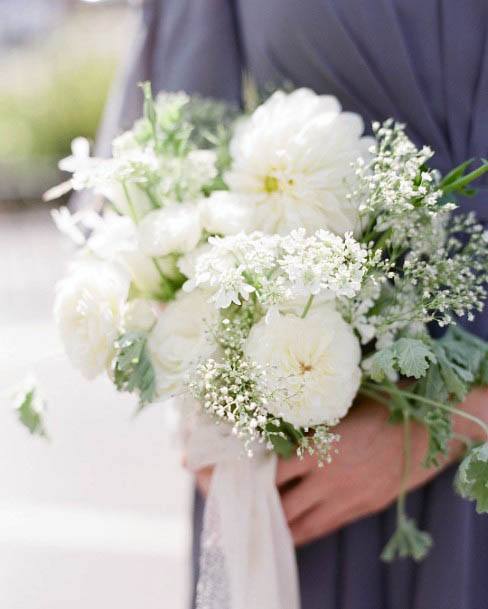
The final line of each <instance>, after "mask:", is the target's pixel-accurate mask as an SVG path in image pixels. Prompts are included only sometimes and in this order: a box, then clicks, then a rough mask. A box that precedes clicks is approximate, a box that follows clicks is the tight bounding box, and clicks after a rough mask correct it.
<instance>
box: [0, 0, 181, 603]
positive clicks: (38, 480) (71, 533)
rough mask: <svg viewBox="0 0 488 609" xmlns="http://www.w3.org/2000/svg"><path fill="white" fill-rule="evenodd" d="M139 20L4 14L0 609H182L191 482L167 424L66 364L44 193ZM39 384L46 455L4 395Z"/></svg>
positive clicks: (87, 124) (128, 14) (69, 2)
mask: <svg viewBox="0 0 488 609" xmlns="http://www.w3.org/2000/svg"><path fill="white" fill-rule="evenodd" d="M136 19H137V6H136V5H135V3H133V4H132V6H131V5H129V4H128V3H127V2H123V1H119V2H117V1H111V0H105V1H103V0H102V1H93V0H92V1H90V2H86V1H85V2H84V1H82V0H0V277H1V278H2V280H1V282H0V607H2V609H66V607H69V608H70V609H82V608H83V609H87V608H88V607H89V608H90V609H106V608H107V607H110V608H112V607H114V608H117V609H134V608H135V607H143V608H144V609H156V608H158V609H163V608H164V609H169V608H171V609H183V607H185V606H186V602H187V588H188V574H189V569H188V549H189V541H190V539H189V504H190V501H189V496H190V483H189V480H188V476H187V475H186V473H185V472H184V471H183V470H182V468H181V466H180V456H179V450H178V444H177V441H176V440H175V439H174V437H173V434H172V432H171V430H170V428H169V426H168V424H167V420H166V417H165V413H164V412H163V409H161V408H154V409H147V410H146V411H144V412H143V413H142V414H141V415H139V416H137V417H134V416H133V413H134V409H135V403H134V400H133V399H131V398H130V397H128V396H125V395H124V396H122V395H119V394H116V393H115V390H114V389H113V388H112V386H111V385H110V383H109V382H108V381H107V380H105V379H101V380H98V381H97V382H95V383H88V382H86V381H84V380H83V379H82V377H81V376H80V375H79V374H78V373H77V372H76V371H74V370H73V369H72V368H71V367H70V365H69V364H68V362H67V361H66V359H65V358H64V357H63V356H62V355H61V347H60V345H59V343H58V339H57V336H56V332H55V330H54V327H53V324H52V321H51V307H52V301H53V294H54V290H53V287H54V283H55V282H56V280H57V279H59V278H60V276H61V275H62V274H63V272H64V269H65V265H66V261H67V260H68V258H69V256H70V255H71V253H72V251H71V249H70V248H71V246H70V245H69V244H68V243H67V241H66V239H65V238H63V237H62V236H61V235H59V234H58V233H57V231H56V229H55V228H54V225H53V223H52V221H51V218H50V215H49V208H48V206H47V205H46V204H44V203H42V202H41V195H42V193H43V192H44V191H45V190H46V189H47V188H49V187H50V186H52V185H54V184H57V183H58V182H60V181H61V180H62V179H63V176H61V175H59V172H58V169H57V162H58V160H59V159H60V158H62V157H64V156H66V155H67V154H68V153H69V150H70V142H71V140H72V139H73V138H74V137H75V136H77V135H83V136H86V137H89V138H91V139H94V137H95V134H96V131H97V126H98V123H99V120H100V117H101V114H102V112H103V107H104V103H105V100H106V97H107V95H108V93H109V91H110V88H111V86H112V82H113V79H114V77H115V76H116V73H117V69H118V68H119V67H120V66H121V65H122V64H123V61H124V57H125V53H126V52H127V49H128V46H129V44H128V42H129V41H130V40H131V38H132V34H133V32H134V28H135V24H136ZM26 373H33V374H34V375H35V376H36V377H37V380H38V383H39V385H40V386H41V387H42V390H43V392H44V395H45V397H46V399H47V401H48V404H49V410H48V412H47V415H46V426H47V430H48V434H49V440H48V441H47V440H42V439H40V438H38V437H31V436H30V435H29V434H28V432H27V431H26V430H25V428H23V427H22V426H20V425H19V423H18V422H17V420H16V415H15V413H14V412H13V411H12V407H11V404H10V401H9V399H8V389H9V388H10V387H12V386H15V385H16V384H17V383H18V382H20V381H21V380H22V379H23V378H24V377H25V375H26Z"/></svg>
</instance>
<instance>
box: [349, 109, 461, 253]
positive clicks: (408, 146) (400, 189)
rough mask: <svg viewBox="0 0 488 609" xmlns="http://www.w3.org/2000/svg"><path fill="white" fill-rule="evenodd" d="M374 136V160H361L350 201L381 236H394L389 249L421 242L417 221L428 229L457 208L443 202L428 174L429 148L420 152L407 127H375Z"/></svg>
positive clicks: (433, 178) (387, 123) (434, 175)
mask: <svg viewBox="0 0 488 609" xmlns="http://www.w3.org/2000/svg"><path fill="white" fill-rule="evenodd" d="M373 131H374V134H375V136H376V145H374V146H373V147H372V148H371V153H372V158H371V160H370V161H369V162H368V161H367V160H365V159H364V158H360V159H358V161H357V163H356V176H357V178H358V188H357V189H355V190H352V191H351V192H350V193H349V194H348V198H349V199H351V200H356V201H360V205H359V212H360V214H361V216H362V217H363V218H366V219H367V218H374V220H375V231H376V232H377V233H378V232H386V231H388V230H389V231H390V232H389V234H388V235H387V238H385V243H388V244H390V243H396V244H404V243H410V242H411V241H413V242H415V241H418V240H419V239H421V235H420V234H419V232H418V228H419V221H418V220H419V218H427V220H426V221H425V222H424V224H425V226H426V227H427V228H429V229H430V228H431V225H432V223H431V219H432V217H434V216H436V215H438V214H439V213H442V214H443V215H445V214H446V213H449V212H451V211H452V210H453V209H455V207H456V206H455V205H454V204H452V203H445V202H442V201H441V198H442V190H441V188H440V187H439V174H438V172H437V171H435V170H432V169H428V168H427V163H428V161H429V160H430V159H431V158H432V156H433V155H434V152H433V150H432V149H431V148H429V147H428V146H424V147H423V148H421V149H420V150H419V149H418V148H417V147H416V146H415V144H414V143H413V142H412V141H411V140H410V139H409V138H408V136H407V135H406V133H405V125H402V124H400V123H395V122H393V120H391V119H389V120H387V121H385V122H384V123H383V124H380V123H373ZM366 234H367V235H368V233H366ZM368 236H369V235H368Z"/></svg>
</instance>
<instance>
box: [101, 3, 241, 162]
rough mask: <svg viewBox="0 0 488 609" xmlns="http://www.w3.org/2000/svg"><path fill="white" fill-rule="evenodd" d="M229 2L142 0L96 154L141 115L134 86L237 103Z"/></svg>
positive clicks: (237, 63) (237, 61)
mask: <svg viewBox="0 0 488 609" xmlns="http://www.w3.org/2000/svg"><path fill="white" fill-rule="evenodd" d="M234 8H235V7H234V4H233V0H145V1H144V2H143V4H142V7H141V8H140V9H138V12H139V14H138V24H137V28H136V34H135V38H134V40H133V42H132V44H131V46H130V48H129V50H128V52H127V57H126V59H125V60H123V62H122V65H121V66H120V69H119V73H118V75H117V77H116V79H115V83H114V85H113V87H112V92H111V95H110V97H109V100H108V103H107V106H106V109H105V113H104V117H103V120H102V123H101V127H100V130H99V135H98V139H97V154H99V155H102V156H105V155H108V154H109V153H110V142H111V140H112V138H113V137H114V136H115V135H116V134H117V133H118V132H120V131H122V130H124V129H127V128H129V127H130V126H131V124H132V123H133V121H134V120H135V119H136V118H137V117H138V116H140V114H141V111H142V96H141V92H140V90H139V88H138V87H137V83H138V82H140V81H143V80H150V81H151V82H152V85H153V90H154V91H155V92H157V91H161V90H168V91H177V90H184V91H186V92H187V93H199V94H201V95H204V96H207V97H215V98H221V99H226V100H228V101H232V102H237V103H239V102H240V97H241V80H242V68H241V64H242V62H241V55H240V50H239V36H238V26H237V22H236V14H235V10H234Z"/></svg>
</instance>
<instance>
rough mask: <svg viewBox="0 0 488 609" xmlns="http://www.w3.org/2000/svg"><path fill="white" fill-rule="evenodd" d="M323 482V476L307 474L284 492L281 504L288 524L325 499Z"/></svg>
mask: <svg viewBox="0 0 488 609" xmlns="http://www.w3.org/2000/svg"><path fill="white" fill-rule="evenodd" d="M322 483H323V480H322V479H321V478H319V479H317V477H316V476H307V477H305V478H303V479H302V480H300V482H299V483H298V484H296V485H295V486H294V487H292V488H290V489H288V490H286V491H285V492H284V493H283V494H282V496H281V504H282V506H283V512H284V513H285V518H286V521H287V522H288V524H291V523H292V522H293V521H294V520H296V519H298V518H300V517H301V516H303V515H304V514H305V513H306V512H308V511H310V510H311V509H313V508H314V507H315V506H316V505H317V504H319V503H320V502H321V501H322V500H323V498H324V489H323V488H321V484H322Z"/></svg>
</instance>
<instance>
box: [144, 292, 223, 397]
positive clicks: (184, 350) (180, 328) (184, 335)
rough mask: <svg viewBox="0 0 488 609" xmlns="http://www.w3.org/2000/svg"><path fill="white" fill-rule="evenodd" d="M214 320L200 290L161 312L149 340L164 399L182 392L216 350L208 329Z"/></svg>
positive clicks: (205, 296) (182, 294)
mask: <svg viewBox="0 0 488 609" xmlns="http://www.w3.org/2000/svg"><path fill="white" fill-rule="evenodd" d="M215 319H216V309H215V307H214V306H213V305H212V304H210V303H209V302H208V296H207V294H205V293H203V292H202V291H200V290H195V291H194V292H192V293H191V294H185V293H180V294H179V295H178V297H177V298H176V300H174V301H173V302H172V303H170V304H169V305H167V306H166V307H165V309H164V310H163V311H162V313H161V315H160V316H159V319H158V321H157V323H156V326H155V327H154V330H153V331H152V332H151V335H150V338H149V351H150V354H151V360H152V363H153V365H154V368H155V370H156V379H157V390H158V396H159V397H160V398H161V399H162V400H164V399H167V398H169V397H171V396H172V395H174V394H176V393H178V392H180V391H182V390H183V389H184V383H185V380H186V379H187V378H188V375H189V373H190V372H191V370H192V369H193V368H194V367H195V366H196V365H198V363H200V361H201V360H204V359H206V358H207V357H209V356H210V355H211V354H212V352H213V351H214V349H215V346H214V345H213V344H212V340H211V338H210V336H209V328H210V326H211V324H212V323H214V321H215Z"/></svg>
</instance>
